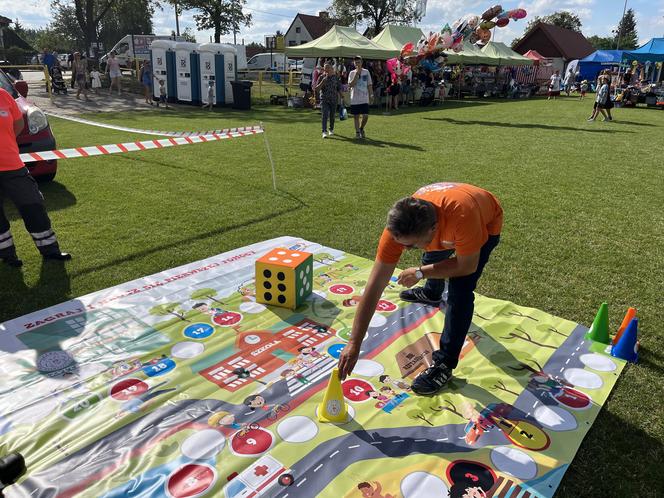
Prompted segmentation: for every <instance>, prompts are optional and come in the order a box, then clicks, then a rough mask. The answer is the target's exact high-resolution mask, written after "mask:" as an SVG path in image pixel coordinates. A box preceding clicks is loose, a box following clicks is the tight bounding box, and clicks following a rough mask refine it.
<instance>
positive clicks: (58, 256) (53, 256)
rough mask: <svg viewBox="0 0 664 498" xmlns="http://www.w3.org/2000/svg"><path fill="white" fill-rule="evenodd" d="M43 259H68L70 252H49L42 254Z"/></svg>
mask: <svg viewBox="0 0 664 498" xmlns="http://www.w3.org/2000/svg"><path fill="white" fill-rule="evenodd" d="M42 258H43V260H44V261H69V260H70V259H71V254H69V253H68V252H60V251H57V252H52V253H49V254H42Z"/></svg>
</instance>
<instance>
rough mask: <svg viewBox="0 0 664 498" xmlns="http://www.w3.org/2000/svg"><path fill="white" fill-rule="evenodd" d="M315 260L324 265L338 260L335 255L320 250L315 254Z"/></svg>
mask: <svg viewBox="0 0 664 498" xmlns="http://www.w3.org/2000/svg"><path fill="white" fill-rule="evenodd" d="M314 261H315V262H316V263H320V264H322V265H331V264H332V263H335V262H336V260H335V259H334V256H332V255H331V254H329V253H327V252H318V253H316V254H315V255H314Z"/></svg>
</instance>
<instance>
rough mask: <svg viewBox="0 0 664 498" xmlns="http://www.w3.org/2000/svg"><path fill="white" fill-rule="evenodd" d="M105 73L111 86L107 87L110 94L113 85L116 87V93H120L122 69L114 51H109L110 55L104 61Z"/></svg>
mask: <svg viewBox="0 0 664 498" xmlns="http://www.w3.org/2000/svg"><path fill="white" fill-rule="evenodd" d="M106 74H108V75H109V77H110V78H111V86H110V87H109V89H108V94H109V95H110V94H111V92H112V91H113V85H115V87H116V88H117V89H118V95H121V94H122V86H121V83H120V80H121V78H122V71H121V70H120V62H119V61H118V60H117V59H116V58H115V52H111V56H110V57H109V58H108V62H107V63H106Z"/></svg>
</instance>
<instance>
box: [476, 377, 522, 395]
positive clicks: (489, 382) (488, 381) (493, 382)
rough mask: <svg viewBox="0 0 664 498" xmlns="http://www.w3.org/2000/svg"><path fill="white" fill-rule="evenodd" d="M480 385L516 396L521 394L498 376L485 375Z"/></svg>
mask: <svg viewBox="0 0 664 498" xmlns="http://www.w3.org/2000/svg"><path fill="white" fill-rule="evenodd" d="M480 385H481V386H482V387H483V388H485V389H489V390H491V391H504V392H506V393H510V394H513V395H514V396H518V395H519V393H517V392H514V391H512V390H511V389H509V388H508V387H507V386H506V385H505V383H504V382H503V381H502V380H500V379H498V378H496V377H484V378H483V379H482V380H481V381H480Z"/></svg>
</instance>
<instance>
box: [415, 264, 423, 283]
mask: <svg viewBox="0 0 664 498" xmlns="http://www.w3.org/2000/svg"><path fill="white" fill-rule="evenodd" d="M415 276H416V277H417V279H418V280H422V279H423V278H424V273H422V267H421V266H420V267H419V268H418V269H417V270H415Z"/></svg>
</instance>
